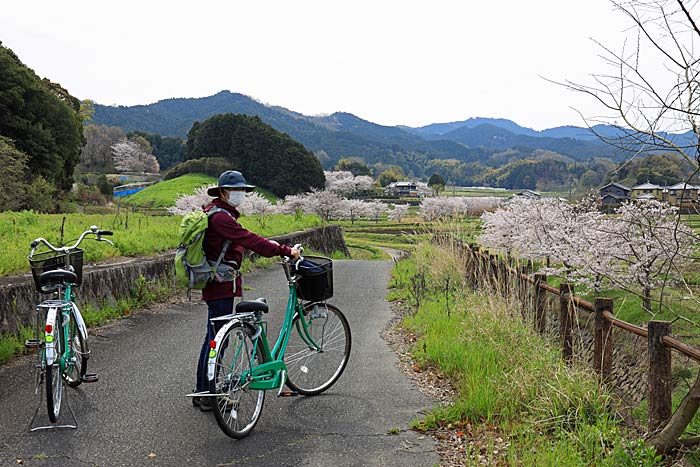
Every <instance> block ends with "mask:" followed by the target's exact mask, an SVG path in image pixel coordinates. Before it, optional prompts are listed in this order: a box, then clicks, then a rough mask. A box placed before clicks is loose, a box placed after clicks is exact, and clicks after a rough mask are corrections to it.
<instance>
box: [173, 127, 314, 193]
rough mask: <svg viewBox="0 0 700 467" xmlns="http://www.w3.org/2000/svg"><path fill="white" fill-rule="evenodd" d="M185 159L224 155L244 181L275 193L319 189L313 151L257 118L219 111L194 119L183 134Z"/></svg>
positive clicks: (221, 156) (222, 156)
mask: <svg viewBox="0 0 700 467" xmlns="http://www.w3.org/2000/svg"><path fill="white" fill-rule="evenodd" d="M185 157H186V159H188V160H189V159H199V158H204V157H207V158H211V157H213V158H217V157H220V158H224V159H226V160H227V161H229V162H230V163H231V167H230V168H232V169H235V170H239V171H240V172H242V173H243V174H244V175H245V177H246V180H247V181H248V182H249V183H252V184H254V185H259V186H261V187H264V188H266V189H268V190H270V191H271V192H272V193H274V194H275V195H277V196H280V197H284V196H286V195H289V194H296V193H303V192H306V191H309V190H310V189H312V188H323V186H324V184H325V177H324V175H323V169H322V168H321V164H320V162H319V161H318V159H317V158H316V157H315V156H314V154H313V153H312V152H311V151H309V150H308V149H306V148H305V147H304V146H303V145H302V144H301V143H299V142H297V141H295V140H293V139H292V138H291V137H290V136H289V135H287V134H285V133H281V132H279V131H277V130H275V129H274V128H272V127H271V126H270V125H267V124H265V123H263V121H262V120H261V119H260V118H259V117H250V116H247V115H234V114H230V113H227V114H221V115H215V116H213V117H210V118H208V119H207V120H205V121H203V122H201V123H200V122H195V123H194V124H193V125H192V129H190V132H189V134H188V136H187V153H186V156H185Z"/></svg>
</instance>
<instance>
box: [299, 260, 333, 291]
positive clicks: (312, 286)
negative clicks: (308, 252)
mask: <svg viewBox="0 0 700 467" xmlns="http://www.w3.org/2000/svg"><path fill="white" fill-rule="evenodd" d="M297 275H298V276H299V280H297V283H296V289H297V296H298V297H299V298H301V299H302V300H308V301H311V302H318V301H321V300H327V299H329V298H331V297H332V296H333V261H331V259H330V258H326V257H323V256H305V257H304V261H302V262H301V263H300V264H299V265H298V266H297Z"/></svg>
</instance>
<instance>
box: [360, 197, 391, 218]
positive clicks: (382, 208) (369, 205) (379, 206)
mask: <svg viewBox="0 0 700 467" xmlns="http://www.w3.org/2000/svg"><path fill="white" fill-rule="evenodd" d="M365 205H366V208H365V216H367V220H370V221H375V222H379V219H381V218H382V216H383V215H384V214H385V213H386V211H387V205H386V204H384V203H382V202H381V201H379V200H376V199H375V200H372V201H369V202H366V203H365Z"/></svg>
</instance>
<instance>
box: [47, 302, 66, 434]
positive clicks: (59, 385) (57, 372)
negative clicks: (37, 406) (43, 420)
mask: <svg viewBox="0 0 700 467" xmlns="http://www.w3.org/2000/svg"><path fill="white" fill-rule="evenodd" d="M59 314H60V312H59ZM57 321H58V320H57ZM61 330H62V328H61V326H60V324H59V323H58V322H57V323H56V325H54V326H53V331H52V332H51V334H49V336H47V337H50V339H52V340H53V344H54V355H55V357H54V362H53V364H52V365H49V364H48V363H46V358H44V364H45V367H44V370H45V372H46V375H45V376H46V380H45V383H46V410H47V412H48V415H49V420H51V423H56V422H57V421H58V415H59V414H60V413H61V400H62V399H63V378H62V377H61V366H60V364H59V361H60V359H61V354H62V353H63V345H62V339H61Z"/></svg>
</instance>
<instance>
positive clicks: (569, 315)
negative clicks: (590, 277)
mask: <svg viewBox="0 0 700 467" xmlns="http://www.w3.org/2000/svg"><path fill="white" fill-rule="evenodd" d="M573 294H574V288H573V286H572V285H571V284H565V283H562V284H559V337H560V339H561V357H562V358H563V359H564V361H565V362H571V359H572V358H573V355H574V333H573V327H574V303H573V302H572V300H571V296H572V295H573Z"/></svg>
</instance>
